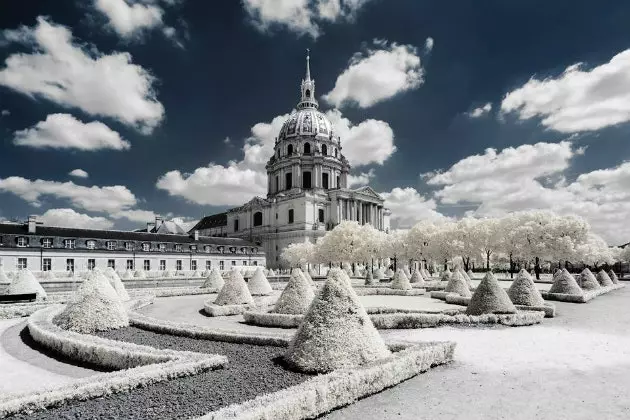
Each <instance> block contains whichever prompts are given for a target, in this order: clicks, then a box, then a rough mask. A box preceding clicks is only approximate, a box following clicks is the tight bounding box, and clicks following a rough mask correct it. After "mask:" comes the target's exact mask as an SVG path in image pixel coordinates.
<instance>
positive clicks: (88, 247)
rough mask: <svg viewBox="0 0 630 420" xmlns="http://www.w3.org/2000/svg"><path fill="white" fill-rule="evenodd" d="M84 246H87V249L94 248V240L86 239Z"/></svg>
mask: <svg viewBox="0 0 630 420" xmlns="http://www.w3.org/2000/svg"><path fill="white" fill-rule="evenodd" d="M85 246H86V247H87V249H94V248H96V242H94V241H86V242H85Z"/></svg>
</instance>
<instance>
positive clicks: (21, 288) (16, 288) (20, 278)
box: [6, 269, 47, 299]
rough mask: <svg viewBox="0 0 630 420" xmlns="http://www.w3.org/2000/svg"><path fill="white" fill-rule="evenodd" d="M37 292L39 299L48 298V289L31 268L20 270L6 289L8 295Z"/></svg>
mask: <svg viewBox="0 0 630 420" xmlns="http://www.w3.org/2000/svg"><path fill="white" fill-rule="evenodd" d="M27 293H35V294H36V298H37V299H46V296H47V294H46V291H45V290H44V288H43V287H42V285H41V284H39V282H38V281H37V279H36V278H35V276H34V275H33V273H31V270H28V269H23V270H18V272H17V275H16V276H15V277H14V278H13V280H12V281H11V284H9V288H8V289H7V290H6V294H7V295H21V294H27Z"/></svg>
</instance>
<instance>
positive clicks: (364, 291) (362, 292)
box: [354, 287, 425, 296]
mask: <svg viewBox="0 0 630 420" xmlns="http://www.w3.org/2000/svg"><path fill="white" fill-rule="evenodd" d="M354 291H355V292H356V294H357V295H358V296H371V295H388V296H422V295H424V293H425V290H424V288H417V289H416V288H414V289H409V290H400V289H391V288H385V287H354Z"/></svg>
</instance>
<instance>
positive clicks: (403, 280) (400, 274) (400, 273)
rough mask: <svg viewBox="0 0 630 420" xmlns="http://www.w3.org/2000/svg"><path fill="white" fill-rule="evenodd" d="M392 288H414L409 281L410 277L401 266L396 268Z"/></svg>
mask: <svg viewBox="0 0 630 420" xmlns="http://www.w3.org/2000/svg"><path fill="white" fill-rule="evenodd" d="M391 288H392V289H398V290H410V289H411V288H412V287H411V284H410V283H409V277H407V275H406V274H405V271H404V270H403V269H401V268H399V269H398V270H396V275H395V276H394V279H393V280H392V284H391Z"/></svg>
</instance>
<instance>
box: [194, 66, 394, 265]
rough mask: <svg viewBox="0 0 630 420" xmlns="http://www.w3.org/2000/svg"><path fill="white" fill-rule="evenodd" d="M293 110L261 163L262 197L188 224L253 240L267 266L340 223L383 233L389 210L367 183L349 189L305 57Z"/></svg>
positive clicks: (211, 232) (336, 141) (338, 142)
mask: <svg viewBox="0 0 630 420" xmlns="http://www.w3.org/2000/svg"><path fill="white" fill-rule="evenodd" d="M306 60H307V61H306V76H305V78H304V79H303V80H302V83H301V86H300V93H301V97H300V101H299V102H298V104H297V107H296V110H295V111H294V112H293V113H292V114H291V115H290V117H289V118H288V119H287V121H286V122H285V123H284V124H283V126H282V128H281V130H280V133H279V134H278V137H277V138H276V141H275V146H274V154H273V156H271V157H270V159H269V161H268V162H267V165H266V170H267V196H266V197H265V198H262V197H254V198H253V199H252V200H251V201H249V202H248V203H246V204H244V205H243V206H241V207H237V208H234V209H230V210H228V211H227V212H225V213H220V214H215V215H212V216H206V217H204V218H203V219H201V220H200V221H199V223H198V224H197V225H196V226H195V227H193V229H192V230H191V232H194V231H198V232H199V233H200V234H201V235H204V236H229V237H239V238H243V239H247V240H249V241H251V242H255V243H259V244H261V246H262V247H263V248H264V251H265V254H266V255H267V265H268V266H269V267H274V268H276V267H281V266H282V265H283V263H282V261H281V260H280V254H281V253H282V250H283V249H284V248H285V247H287V246H288V245H289V244H291V243H295V242H305V241H310V242H313V243H314V242H315V241H316V240H317V238H319V237H321V236H323V235H324V234H325V233H326V231H327V230H331V229H332V228H334V226H336V225H337V224H339V223H340V222H342V221H345V220H355V221H357V222H359V223H361V224H366V223H370V224H372V225H373V226H374V227H375V228H377V229H380V230H384V231H389V220H390V214H391V213H390V211H389V209H387V208H386V207H385V206H384V200H383V198H382V197H381V196H380V195H379V194H378V193H376V192H375V191H374V190H373V189H372V188H370V187H369V186H364V187H361V188H357V189H352V188H349V186H348V175H349V172H350V164H349V163H348V160H347V159H346V157H345V156H344V155H343V153H342V144H341V139H340V137H339V136H338V135H337V134H336V133H335V130H334V128H333V126H332V124H331V122H330V120H329V119H328V117H326V115H325V114H323V113H322V112H320V111H319V109H318V108H319V105H318V102H317V100H316V99H315V81H314V80H313V79H311V75H310V64H309V57H308V56H307V58H306Z"/></svg>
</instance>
